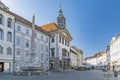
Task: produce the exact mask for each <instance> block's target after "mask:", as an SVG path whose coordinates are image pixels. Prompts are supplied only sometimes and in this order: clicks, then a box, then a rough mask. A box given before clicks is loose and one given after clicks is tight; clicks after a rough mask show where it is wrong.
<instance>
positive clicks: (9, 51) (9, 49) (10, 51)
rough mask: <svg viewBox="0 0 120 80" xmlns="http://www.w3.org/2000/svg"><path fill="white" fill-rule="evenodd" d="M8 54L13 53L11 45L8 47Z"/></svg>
mask: <svg viewBox="0 0 120 80" xmlns="http://www.w3.org/2000/svg"><path fill="white" fill-rule="evenodd" d="M7 54H8V55H11V54H12V48H10V47H8V48H7Z"/></svg>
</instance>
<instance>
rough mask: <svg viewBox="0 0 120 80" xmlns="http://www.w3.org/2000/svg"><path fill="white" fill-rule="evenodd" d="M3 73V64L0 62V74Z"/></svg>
mask: <svg viewBox="0 0 120 80" xmlns="http://www.w3.org/2000/svg"><path fill="white" fill-rule="evenodd" d="M3 71H4V63H3V62H0V72H3Z"/></svg>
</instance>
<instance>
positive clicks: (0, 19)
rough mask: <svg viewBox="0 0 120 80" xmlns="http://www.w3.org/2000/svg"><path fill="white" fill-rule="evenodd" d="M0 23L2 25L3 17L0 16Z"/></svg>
mask: <svg viewBox="0 0 120 80" xmlns="http://www.w3.org/2000/svg"><path fill="white" fill-rule="evenodd" d="M0 24H1V25H2V17H0Z"/></svg>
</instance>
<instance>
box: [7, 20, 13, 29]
mask: <svg viewBox="0 0 120 80" xmlns="http://www.w3.org/2000/svg"><path fill="white" fill-rule="evenodd" d="M11 24H12V19H11V18H8V20H7V27H9V28H11V27H12V26H11Z"/></svg>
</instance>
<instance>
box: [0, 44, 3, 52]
mask: <svg viewBox="0 0 120 80" xmlns="http://www.w3.org/2000/svg"><path fill="white" fill-rule="evenodd" d="M0 54H3V47H2V46H1V45H0Z"/></svg>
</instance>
